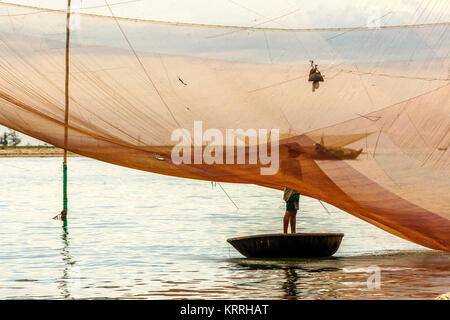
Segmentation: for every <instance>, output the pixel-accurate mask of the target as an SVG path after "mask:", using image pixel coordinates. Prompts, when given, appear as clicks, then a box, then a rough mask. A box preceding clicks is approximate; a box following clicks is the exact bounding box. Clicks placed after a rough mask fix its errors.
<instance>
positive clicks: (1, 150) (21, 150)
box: [0, 146, 81, 158]
mask: <svg viewBox="0 0 450 320" xmlns="http://www.w3.org/2000/svg"><path fill="white" fill-rule="evenodd" d="M63 155H64V150H63V149H61V148H58V147H53V146H16V147H11V146H0V158H29V157H37V158H50V157H63ZM67 155H68V156H69V157H81V156H80V155H78V154H76V153H73V152H70V151H69V152H68V154H67Z"/></svg>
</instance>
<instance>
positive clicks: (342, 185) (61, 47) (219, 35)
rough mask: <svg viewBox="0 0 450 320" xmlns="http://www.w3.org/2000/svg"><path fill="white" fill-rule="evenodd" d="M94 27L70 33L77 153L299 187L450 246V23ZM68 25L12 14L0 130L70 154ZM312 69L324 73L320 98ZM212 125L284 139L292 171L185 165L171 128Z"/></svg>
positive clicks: (0, 39)
mask: <svg viewBox="0 0 450 320" xmlns="http://www.w3.org/2000/svg"><path fill="white" fill-rule="evenodd" d="M80 22H81V23H80V28H79V29H73V30H72V33H71V46H70V112H69V129H68V144H67V146H66V147H67V149H68V150H70V151H73V152H76V153H78V154H81V155H84V156H87V157H91V158H94V159H98V160H101V161H106V162H110V163H114V164H117V165H121V166H126V167H130V168H135V169H139V170H145V171H150V172H156V173H160V174H165V175H172V176H178V177H184V178H194V179H205V180H213V181H224V182H234V183H251V184H257V185H262V186H267V187H270V188H276V189H282V188H283V187H285V186H288V187H291V188H294V189H297V190H299V191H300V192H301V193H302V194H304V195H307V196H311V197H314V198H317V199H321V200H324V201H326V202H328V203H330V204H332V205H334V206H336V207H339V208H341V209H343V210H345V211H346V212H348V213H350V214H352V215H354V216H357V217H359V218H361V219H363V220H365V221H368V222H369V223H372V224H374V225H376V226H378V227H380V228H382V229H384V230H386V231H388V232H390V233H392V234H395V235H397V236H400V237H402V238H404V239H407V240H410V241H413V242H415V243H418V244H421V245H423V246H426V247H429V248H434V249H439V250H446V251H450V220H449V219H450V179H449V172H450V171H449V163H450V162H449V152H448V147H449V143H450V134H449V128H450V120H449V114H450V90H449V78H448V70H449V58H448V54H449V49H450V37H449V34H448V27H449V23H436V24H427V25H415V26H414V25H413V26H399V27H382V28H379V29H370V28H358V29H343V30H342V29H339V30H338V29H312V30H282V29H248V28H234V27H219V26H206V25H188V24H171V23H161V22H154V21H142V20H132V19H114V18H111V17H101V16H93V15H81V21H80ZM65 25H66V14H65V12H60V11H51V10H44V9H37V8H30V7H21V6H13V5H7V4H1V3H0V124H1V125H5V126H7V127H10V128H12V129H14V130H18V131H20V132H23V133H25V134H27V135H30V136H32V137H35V138H37V139H40V140H43V141H46V142H48V143H51V144H53V145H56V146H59V147H64V110H65V105H64V72H65V64H64V62H65V56H64V53H65ZM310 59H314V60H315V62H316V63H318V64H319V69H320V71H321V72H322V74H323V75H324V76H325V81H324V82H321V83H320V88H319V89H317V90H315V91H314V92H313V91H312V89H311V83H310V82H308V81H307V80H308V74H309V68H310V64H309V60H310ZM198 120H201V121H202V124H203V130H206V129H209V128H215V129H218V130H219V131H221V132H223V133H224V135H225V130H226V129H230V128H231V129H237V128H242V129H244V130H247V129H251V128H255V129H259V128H262V129H278V130H279V132H280V138H279V146H280V149H279V150H280V154H279V157H280V169H279V171H278V172H277V173H276V174H274V175H261V173H260V168H261V167H264V166H266V165H263V164H261V163H260V162H258V163H257V164H213V165H207V164H180V165H176V164H174V163H172V161H171V151H172V148H173V146H174V144H176V142H174V141H172V140H171V134H172V132H173V131H174V130H175V129H177V128H185V129H187V130H189V131H190V132H193V125H194V121H198ZM260 147H263V146H260ZM321 147H323V148H322V149H321ZM220 148H222V147H220ZM245 150H246V152H247V153H248V152H249V146H248V145H247V147H246V148H245ZM149 183H150V182H149Z"/></svg>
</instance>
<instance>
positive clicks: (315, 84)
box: [308, 60, 324, 92]
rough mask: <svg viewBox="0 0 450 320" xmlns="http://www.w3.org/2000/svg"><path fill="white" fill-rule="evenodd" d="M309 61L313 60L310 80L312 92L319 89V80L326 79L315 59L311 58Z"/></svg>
mask: <svg viewBox="0 0 450 320" xmlns="http://www.w3.org/2000/svg"><path fill="white" fill-rule="evenodd" d="M309 62H311V70H310V71H309V78H308V81H311V82H312V92H314V91H315V90H316V89H319V82H323V81H324V80H323V76H322V74H321V73H320V71H319V69H317V64H314V61H313V60H309Z"/></svg>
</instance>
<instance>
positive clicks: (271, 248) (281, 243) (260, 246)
mask: <svg viewBox="0 0 450 320" xmlns="http://www.w3.org/2000/svg"><path fill="white" fill-rule="evenodd" d="M343 237H344V234H343V233H295V234H260V235H254V236H247V237H238V238H230V239H227V241H228V242H229V243H230V244H231V245H232V246H233V247H234V248H235V249H236V250H237V251H239V252H240V253H242V254H243V255H244V256H246V257H247V258H310V257H329V256H332V255H333V254H334V253H335V252H336V251H337V250H338V249H339V245H340V244H341V241H342V238H343Z"/></svg>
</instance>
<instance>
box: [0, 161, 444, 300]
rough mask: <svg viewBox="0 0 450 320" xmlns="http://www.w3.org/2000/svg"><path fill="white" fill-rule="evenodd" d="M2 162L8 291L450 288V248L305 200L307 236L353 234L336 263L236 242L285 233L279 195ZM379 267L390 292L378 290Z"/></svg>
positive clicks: (300, 294) (365, 293)
mask: <svg viewBox="0 0 450 320" xmlns="http://www.w3.org/2000/svg"><path fill="white" fill-rule="evenodd" d="M61 167H62V166H61V159H44V158H42V159H41V158H14V159H8V158H6V159H0V182H1V189H0V222H1V228H0V298H1V299H21V298H25V299H27V298H52V299H65V298H89V299H96V298H122V299H186V298H187V299H305V298H306V299H349V298H353V299H380V298H385V299H386V298H388V299H397V298H398V299H409V298H412V299H415V298H434V297H436V296H437V295H439V294H442V293H445V292H449V291H450V255H449V254H448V253H443V252H437V251H432V250H428V249H425V248H423V247H420V246H418V245H415V244H412V243H409V242H407V241H404V240H402V239H399V238H397V237H394V236H392V235H390V234H388V233H386V232H384V231H381V230H379V229H377V228H375V227H373V226H371V225H369V224H367V223H365V222H363V221H361V220H359V219H357V218H354V217H353V216H351V215H349V214H347V213H345V212H342V211H340V210H338V209H336V208H334V207H332V206H330V205H327V207H328V210H329V211H330V214H328V213H327V212H326V211H325V210H324V209H323V207H322V206H321V205H320V203H319V202H317V201H316V200H314V199H310V198H306V197H301V200H300V201H301V204H300V205H301V213H300V214H299V216H298V218H297V220H298V222H297V226H298V232H343V233H345V237H344V239H343V241H342V244H341V247H340V249H339V251H338V252H337V253H336V254H335V256H334V257H332V258H327V259H301V260H263V259H246V258H243V256H241V255H240V254H239V253H238V252H237V251H235V250H234V249H233V248H232V247H231V246H230V245H229V244H228V243H227V242H226V239H227V238H230V237H236V236H244V235H252V234H259V233H279V232H281V223H282V216H283V213H284V201H283V200H282V194H281V192H280V191H276V190H270V189H265V188H262V187H257V186H252V185H231V184H222V186H223V187H224V188H225V189H226V190H227V192H228V193H229V194H230V196H231V198H232V199H233V200H234V202H236V204H237V205H238V206H239V208H240V209H239V210H236V208H235V207H234V205H233V204H232V203H231V202H230V200H229V199H228V198H227V197H226V196H225V195H224V193H223V192H222V190H221V189H220V188H219V187H217V188H214V189H212V187H211V184H210V183H209V182H204V181H194V180H188V179H178V178H172V177H165V176H160V175H156V174H150V173H146V172H140V171H135V170H131V169H127V168H121V167H117V166H113V165H109V164H105V163H102V162H98V161H94V160H90V159H86V158H71V159H69V209H70V211H69V221H68V224H67V225H66V226H64V225H63V224H62V222H61V221H55V220H52V219H51V218H52V217H53V216H55V215H56V214H57V213H59V211H60V210H61V207H62V201H61V199H62V168H61ZM370 266H378V267H380V269H381V288H380V289H372V290H369V289H368V288H367V278H368V277H369V276H370V274H368V273H366V271H367V268H368V267H370Z"/></svg>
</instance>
